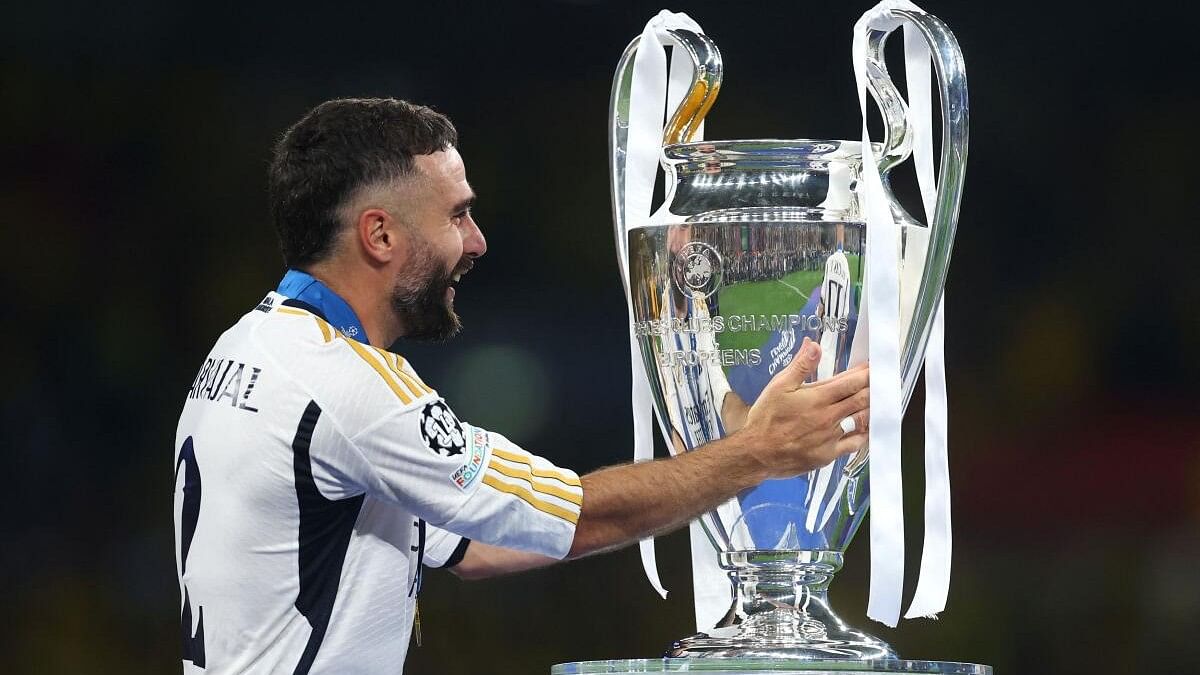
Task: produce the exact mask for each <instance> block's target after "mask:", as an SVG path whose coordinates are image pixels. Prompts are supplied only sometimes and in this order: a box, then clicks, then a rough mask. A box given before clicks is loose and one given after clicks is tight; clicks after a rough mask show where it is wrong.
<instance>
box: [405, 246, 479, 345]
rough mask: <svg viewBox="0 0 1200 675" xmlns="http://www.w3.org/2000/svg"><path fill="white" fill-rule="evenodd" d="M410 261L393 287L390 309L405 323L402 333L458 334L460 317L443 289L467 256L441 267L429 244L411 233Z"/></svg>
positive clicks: (425, 337) (412, 336) (426, 336)
mask: <svg viewBox="0 0 1200 675" xmlns="http://www.w3.org/2000/svg"><path fill="white" fill-rule="evenodd" d="M413 242H414V244H413V262H412V265H411V266H410V267H409V269H408V271H407V272H405V274H404V276H403V278H402V279H399V280H397V281H396V286H395V287H394V288H393V289H392V311H394V312H395V313H396V317H397V318H398V319H399V320H400V324H401V325H402V326H404V337H405V338H407V339H409V340H416V341H418V342H443V341H445V340H448V339H450V338H452V337H454V336H455V335H457V334H458V331H459V330H461V329H462V321H461V320H459V318H458V314H455V312H454V307H453V305H452V304H451V301H450V300H448V299H447V298H446V290H447V289H448V288H450V286H451V284H453V283H454V278H453V277H454V271H455V270H462V269H466V268H468V267H470V266H471V262H470V260H469V259H467V257H466V256H463V258H462V259H461V260H459V262H458V263H457V264H456V265H455V266H454V268H453V269H451V270H449V271H447V270H445V269H442V266H441V265H440V264H439V263H438V261H437V259H436V257H435V256H434V255H433V252H432V251H431V250H430V248H429V245H428V244H426V243H425V242H424V241H423V240H421V239H420V238H419V237H415V236H414V237H413Z"/></svg>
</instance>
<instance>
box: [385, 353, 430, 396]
mask: <svg viewBox="0 0 1200 675" xmlns="http://www.w3.org/2000/svg"><path fill="white" fill-rule="evenodd" d="M388 353H389V354H392V358H393V359H395V360H396V368H398V369H401V370H403V369H404V357H403V356H400V355H399V354H394V353H392V352H388ZM405 374H406V375H408V376H409V377H410V378H412V379H413V380H416V382H417V385H418V386H419V387H420V388H421V389H423V390H424V391H425V393H426V394H432V393H433V389H432V388H430V386H429V385H427V384H425V382H423V381H422V380H421V378H420V376H418V375H417V374H416V373H409V372H407V371H405Z"/></svg>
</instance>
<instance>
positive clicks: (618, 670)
mask: <svg viewBox="0 0 1200 675" xmlns="http://www.w3.org/2000/svg"><path fill="white" fill-rule="evenodd" d="M600 673H604V674H605V675H627V674H628V675H633V674H635V673H708V674H709V675H735V674H736V675H755V674H757V675H784V674H794V675H874V674H875V673H926V674H930V675H932V674H936V675H992V667H991V666H982V665H979V664H975V663H957V662H953V661H908V660H903V659H886V660H880V661H797V660H795V659H740V658H728V659H726V658H703V659H616V660H613V661H577V662H575V663H560V664H558V665H556V666H554V667H553V668H551V669H550V675H598V674H600Z"/></svg>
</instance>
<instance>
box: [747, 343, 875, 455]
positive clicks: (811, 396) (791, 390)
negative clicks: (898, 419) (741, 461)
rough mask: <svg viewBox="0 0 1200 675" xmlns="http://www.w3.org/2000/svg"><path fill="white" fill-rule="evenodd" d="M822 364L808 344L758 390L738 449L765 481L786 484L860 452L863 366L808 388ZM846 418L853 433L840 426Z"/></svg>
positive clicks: (865, 412) (866, 398) (865, 410)
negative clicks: (755, 464) (759, 469)
mask: <svg viewBox="0 0 1200 675" xmlns="http://www.w3.org/2000/svg"><path fill="white" fill-rule="evenodd" d="M820 360H821V347H820V345H818V344H817V343H815V342H813V341H812V340H810V339H808V338H804V344H803V345H801V347H800V352H799V353H798V354H797V355H796V358H794V359H792V362H791V363H790V364H788V366H787V368H784V369H783V370H782V371H781V372H780V373H779V374H778V375H776V376H775V378H774V379H772V380H771V382H770V383H769V384H768V385H767V387H766V389H764V390H763V392H762V395H760V396H759V398H758V401H756V402H755V404H754V405H753V406H751V408H750V412H749V413H748V415H747V417H746V426H745V427H743V428H742V430H741V431H739V432H738V433H737V434H736V436H737V437H739V439H738V440H739V441H741V445H743V446H744V447H745V448H746V452H748V453H749V454H750V455H751V456H753V457H754V458H755V459H756V460H757V461H758V462H759V463H760V464H761V465H762V467H763V468H764V470H765V472H766V474H767V477H769V478H785V477H789V476H795V475H797V474H801V473H804V472H806V471H811V470H813V469H816V468H819V467H822V466H825V465H826V464H828V463H830V462H832V461H833V460H834V459H836V458H837V457H839V456H841V455H845V454H849V453H851V452H855V451H857V450H860V449H862V448H863V446H865V445H866V443H867V424H868V422H869V420H870V408H869V407H868V406H869V405H870V392H869V390H868V388H867V387H868V383H869V369H868V367H867V366H866V364H861V365H859V366H855V367H854V368H851V369H850V370H847V371H845V372H843V373H838V374H837V375H835V376H833V377H831V378H829V379H826V380H822V381H820V382H814V383H812V384H807V383H805V380H806V379H808V377H809V376H810V375H811V374H812V373H813V371H814V370H815V369H816V367H817V363H818V362H820ZM847 417H850V418H852V419H853V420H854V431H853V432H851V433H845V432H844V431H843V429H842V426H841V422H842V420H844V419H845V418H847Z"/></svg>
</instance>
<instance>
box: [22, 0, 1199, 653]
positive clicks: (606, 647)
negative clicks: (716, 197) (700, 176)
mask: <svg viewBox="0 0 1200 675" xmlns="http://www.w3.org/2000/svg"><path fill="white" fill-rule="evenodd" d="M922 5H923V6H924V7H925V8H926V9H927V10H929V11H930V12H932V13H934V14H937V15H939V16H940V17H941V18H942V19H944V20H945V21H946V22H947V23H948V24H949V25H950V26H951V28H952V29H953V30H954V32H955V33H956V35H957V36H958V38H959V41H960V42H961V44H962V46H963V50H964V53H965V55H966V63H967V71H968V76H969V80H970V87H971V149H970V164H969V170H968V172H967V180H966V194H965V198H964V202H963V210H962V218H961V222H960V227H959V236H958V240H957V245H956V250H955V254H954V264H953V265H952V267H951V272H950V279H949V285H948V289H949V291H948V296H947V298H948V300H947V302H948V307H947V310H948V326H947V333H948V338H947V352H948V362H949V368H950V371H949V372H950V375H949V379H950V382H949V384H950V397H951V452H952V467H951V469H952V475H953V481H954V503H955V513H954V516H955V568H954V578H953V582H952V588H951V597H950V602H949V607H948V609H947V611H946V612H945V613H944V614H943V615H942V618H941V620H940V621H937V622H932V621H910V622H904V623H903V624H902V625H901V627H900V628H899V629H897V630H890V629H887V628H886V627H883V626H880V625H878V624H873V623H872V622H869V621H868V620H867V619H866V618H865V616H864V612H865V607H866V579H867V575H866V563H867V554H868V550H867V548H868V544H867V543H866V537H865V536H863V537H860V538H859V540H858V542H857V543H856V544H855V545H854V546H853V547H852V548H851V550H850V553H849V556H848V561H847V565H846V570H845V571H844V572H843V573H842V574H841V575H840V576H839V579H838V580H837V581H836V583H835V585H834V589H833V591H832V594H833V601H834V604H835V607H836V608H837V609H838V610H839V611H840V612H841V613H842V615H843V616H844V617H846V618H847V619H848V620H850V621H851V622H852V623H855V624H857V625H859V626H863V627H868V628H870V629H872V630H875V631H876V632H877V634H879V635H880V636H881V637H884V638H885V639H887V640H889V641H891V642H892V643H893V644H894V645H895V646H896V647H897V649H898V650H899V651H900V652H901V654H902V655H903V656H906V657H909V658H928V659H943V660H966V661H974V662H982V663H990V664H992V665H994V666H996V668H997V672H998V673H1004V674H1015V673H1085V672H1087V673H1095V672H1104V673H1118V672H1134V671H1135V670H1139V669H1142V670H1144V671H1145V672H1162V671H1161V670H1157V671H1156V670H1155V669H1156V668H1163V667H1165V666H1167V665H1170V664H1180V665H1183V666H1184V670H1188V668H1187V666H1186V664H1192V667H1196V666H1195V664H1196V663H1197V662H1198V661H1197V659H1200V640H1196V638H1195V636H1196V634H1197V631H1200V581H1198V580H1197V574H1198V573H1200V457H1198V455H1197V452H1196V450H1197V447H1198V445H1200V421H1198V420H1197V412H1200V411H1198V409H1197V408H1198V406H1197V398H1196V394H1195V392H1194V383H1195V382H1196V381H1197V378H1198V377H1200V357H1198V356H1197V352H1196V350H1195V348H1194V345H1196V344H1197V343H1198V342H1200V322H1198V321H1197V320H1196V317H1195V312H1196V301H1197V298H1200V293H1198V292H1197V291H1198V290H1200V288H1198V287H1200V281H1198V280H1197V275H1196V273H1195V270H1194V263H1193V256H1194V255H1195V253H1196V251H1197V248H1198V244H1200V241H1198V236H1197V229H1196V227H1195V217H1194V213H1195V211H1194V210H1193V209H1191V208H1189V207H1190V206H1192V205H1193V204H1194V203H1195V191H1196V188H1195V187H1194V186H1195V174H1194V169H1193V167H1194V164H1195V162H1194V157H1195V152H1196V150H1195V143H1194V142H1193V141H1194V139H1193V138H1192V136H1193V132H1194V120H1195V119H1196V111H1197V109H1198V108H1200V100H1197V99H1198V95H1197V93H1196V88H1195V84H1196V80H1195V77H1194V75H1192V71H1193V70H1194V65H1193V64H1194V56H1195V54H1194V50H1192V49H1191V48H1190V47H1188V46H1187V44H1186V43H1187V42H1188V41H1189V37H1188V36H1189V33H1190V32H1191V31H1192V28H1193V26H1194V25H1195V20H1196V19H1197V17H1196V16H1195V14H1194V13H1193V15H1192V16H1185V15H1184V14H1183V13H1182V11H1178V10H1176V9H1175V8H1174V7H1175V5H1176V3H1165V2H1147V3H1137V4H1133V5H1129V6H1126V7H1122V8H1121V9H1119V10H1116V9H1113V10H1108V9H1106V8H1105V6H1104V5H1103V4H1087V5H1085V4H1083V3H1054V2H1027V1H1018V2H1013V3H1004V4H1001V3H990V4H988V3H966V2H951V1H949V0H942V1H937V2H934V1H933V0H925V2H923V3H922ZM1178 5H1179V6H1181V7H1182V6H1183V3H1178ZM868 6H869V5H868V3H867V2H809V3H795V2H773V3H766V2H764V3H755V4H751V3H734V2H724V3H714V2H705V3H691V4H689V5H688V6H686V7H680V6H676V7H674V9H683V10H686V11H688V12H689V13H690V14H691V15H692V16H693V17H694V18H695V19H697V20H698V21H699V22H700V23H701V24H702V25H703V26H704V27H705V29H706V30H707V32H708V33H709V34H710V35H711V36H712V37H713V38H714V39H715V41H716V42H717V44H718V45H719V46H720V48H721V50H722V52H723V54H724V57H725V63H726V74H725V80H724V86H723V88H722V94H721V99H720V100H719V101H718V103H717V105H716V106H715V108H714V109H713V111H712V113H711V115H710V117H709V123H708V127H707V137H708V138H712V139H720V138H746V137H783V138H788V137H809V138H830V137H832V138H854V137H856V136H857V134H858V125H859V122H858V111H857V100H856V98H855V90H854V81H853V76H852V73H851V69H850V40H851V27H852V25H853V22H854V20H855V19H856V18H857V17H858V15H859V14H860V13H861V12H863V11H864V10H866V9H867V8H868ZM1085 8H1086V9H1085ZM658 9H660V6H659V5H657V4H652V3H609V2H599V1H594V2H590V1H587V0H576V1H559V2H551V1H549V0H545V1H541V2H530V3H484V2H479V3H442V4H439V5H424V4H422V5H420V6H418V5H415V4H411V3H403V2H391V3H378V4H374V5H370V6H367V5H364V6H356V7H349V6H346V7H335V6H334V5H332V4H330V3H313V2H297V3H288V4H284V3H279V4H274V5H265V4H264V5H256V6H254V7H247V6H240V5H237V4H215V3H208V4H205V5H203V6H187V5H181V4H173V3H156V2H145V1H143V2H132V3H124V4H120V5H116V4H114V5H108V4H102V3H70V4H62V3H46V4H36V3H22V4H21V5H20V6H19V7H15V6H14V7H11V8H9V9H8V10H6V12H5V14H6V17H5V19H4V20H3V21H0V145H2V147H3V152H2V153H0V157H2V160H0V161H2V162H3V163H2V164H0V167H2V169H0V171H2V173H0V218H2V220H0V222H3V233H4V236H3V240H2V241H3V260H4V264H3V265H0V274H2V275H3V276H2V277H0V279H2V281H3V283H4V285H5V291H4V293H3V300H2V301H0V302H2V304H0V308H2V310H3V312H2V313H3V316H4V317H5V319H4V330H3V331H0V353H3V354H4V355H5V359H4V366H3V373H4V383H5V386H3V387H2V388H0V415H2V417H0V422H2V423H3V435H2V438H3V446H2V447H3V455H2V458H3V460H4V463H5V465H6V466H7V468H8V470H7V472H6V478H7V481H6V485H5V488H4V489H3V490H0V509H2V511H0V512H2V513H3V519H2V520H0V526H2V527H3V540H2V542H3V543H2V544H0V579H3V583H4V586H3V588H2V589H0V590H2V593H0V598H2V600H0V602H2V603H3V605H2V606H3V614H4V616H5V619H6V620H5V621H4V628H3V630H0V653H2V654H3V655H4V656H3V659H2V660H3V662H4V663H5V666H4V670H5V671H6V672H29V673H162V672H177V671H178V669H179V623H178V622H179V614H178V612H179V597H178V590H177V585H176V581H175V571H174V562H173V555H172V534H171V522H172V518H171V503H172V499H171V491H172V487H173V485H172V478H171V476H172V454H173V452H172V451H173V448H172V439H173V431H174V426H175V422H176V416H177V414H178V412H179V409H180V407H181V405H182V401H183V395H184V392H185V391H186V390H187V387H188V386H189V384H190V382H191V379H192V377H193V376H194V374H195V371H196V370H197V368H198V367H199V365H200V363H201V361H202V359H203V357H204V355H205V354H206V352H207V350H208V348H209V346H210V345H211V343H212V341H213V340H214V339H215V338H216V336H217V335H218V334H219V333H220V331H222V330H223V329H224V328H225V327H226V326H228V325H229V324H231V323H232V322H233V321H234V320H235V319H236V318H237V317H238V316H240V315H241V314H242V313H243V312H245V311H246V310H247V309H249V308H251V307H252V306H253V304H254V303H255V302H256V301H257V300H258V299H259V298H260V297H261V296H262V295H263V293H264V292H265V291H266V290H268V289H270V288H273V287H274V285H275V283H276V281H277V280H278V278H279V276H280V275H281V273H282V272H283V268H282V263H281V260H280V257H279V254H278V252H277V249H276V245H275V241H274V235H273V231H272V228H271V227H270V225H269V223H268V222H267V219H266V200H265V196H264V192H265V188H264V185H265V179H264V173H265V171H264V169H265V166H266V163H267V159H268V156H269V150H270V147H271V145H272V143H273V142H274V140H275V139H276V138H277V136H278V135H279V134H280V133H281V131H282V130H283V129H285V128H286V127H287V126H288V125H289V124H291V123H292V122H293V121H295V120H296V119H298V118H299V117H300V116H301V115H302V114H303V113H304V112H305V111H306V110H307V109H309V108H310V107H312V106H313V105H315V104H317V103H319V102H320V101H322V100H325V99H328V98H333V97H340V96H396V97H402V98H407V99H410V100H413V101H417V102H421V103H425V104H429V105H432V106H434V107H435V108H437V109H439V110H441V111H443V112H445V113H446V114H448V115H449V116H450V117H451V118H452V119H453V120H454V122H455V124H456V125H457V126H458V129H459V132H460V135H461V151H462V154H463V156H464V158H465V160H466V162H467V168H468V176H469V178H470V180H471V181H472V183H473V184H474V186H475V188H476V190H477V191H478V193H479V195H480V200H479V203H478V206H477V209H476V215H477V219H478V221H479V222H480V223H481V225H482V227H483V228H484V230H485V232H486V233H487V235H488V238H489V244H490V250H489V253H488V255H487V257H486V258H484V259H483V260H482V261H481V264H479V265H478V266H477V267H476V270H475V271H474V272H472V274H471V275H470V276H469V277H468V278H467V280H466V281H465V282H464V284H463V286H462V287H461V288H460V289H459V295H458V300H457V305H458V308H459V311H460V313H461V314H462V315H463V317H464V318H465V321H466V325H467V329H466V331H465V333H464V334H463V336H462V337H461V338H460V339H458V340H456V341H454V342H453V343H451V344H449V345H445V346H441V347H436V348H429V347H416V346H413V347H412V348H411V349H408V350H407V351H406V355H407V356H409V357H410V359H411V360H412V361H413V362H414V363H415V364H416V366H417V368H418V370H419V371H420V372H421V373H422V374H423V376H424V378H425V380H427V381H428V382H430V383H432V384H434V386H436V387H437V388H438V389H439V390H440V391H441V393H442V394H443V395H445V396H446V398H447V399H448V400H449V401H450V402H451V403H452V404H453V405H454V406H455V407H456V409H457V410H458V412H459V414H460V415H461V416H463V417H464V418H465V419H468V420H471V421H472V422H474V423H476V424H480V425H482V426H487V427H491V428H494V429H496V430H498V431H502V432H504V433H506V434H507V435H509V436H510V437H512V438H513V439H514V440H516V441H517V442H519V443H521V444H523V445H524V446H526V447H528V448H530V449H532V450H534V451H536V452H539V453H541V454H544V455H546V456H548V457H550V458H552V459H553V460H554V461H556V462H558V463H560V464H564V465H567V466H571V467H574V468H576V469H578V470H580V471H581V472H582V471H584V470H588V469H591V468H595V467H598V466H601V465H605V464H610V463H613V462H617V461H622V460H624V459H625V458H626V456H627V453H628V451H627V448H628V447H629V440H628V438H629V413H628V403H627V400H628V393H627V391H628V389H627V387H628V384H627V377H628V376H627V374H626V373H627V372H628V370H627V368H628V365H627V364H628V361H627V359H628V354H627V351H626V349H625V345H626V343H625V337H624V336H625V330H626V328H625V320H626V319H625V311H624V307H623V300H622V296H621V291H620V285H619V282H618V278H617V273H616V268H615V264H614V252H613V244H612V236H611V229H610V228H611V225H610V207H609V195H608V187H607V185H608V183H607V181H608V178H607V155H606V145H605V144H606V115H607V106H608V96H609V87H610V82H611V77H612V72H613V68H614V66H615V63H616V60H617V58H618V56H619V55H620V53H621V50H622V49H623V48H624V46H625V44H626V43H627V42H628V40H629V39H630V38H632V37H633V36H634V35H635V34H637V33H638V32H640V30H641V27H642V25H643V24H644V23H645V21H646V20H647V19H648V18H650V16H652V15H653V14H654V13H655V12H656V11H657V10H658ZM893 69H894V70H896V71H902V68H901V67H900V66H899V63H898V62H893ZM497 382H503V383H504V385H503V386H502V387H498V386H497ZM909 417H910V420H909V421H910V422H912V423H913V424H912V425H911V430H912V431H913V432H914V433H913V434H912V435H910V436H909V437H908V442H907V451H908V453H909V454H910V455H911V457H910V459H912V460H915V461H912V462H909V464H908V471H907V485H906V487H907V488H908V497H909V502H910V504H909V506H910V518H909V523H910V530H909V536H908V542H909V550H910V555H909V561H908V567H909V570H910V576H912V575H911V571H914V570H915V569H916V566H917V557H916V555H915V554H916V553H918V552H919V550H920V525H919V522H920V521H919V509H920V488H921V483H920V476H921V473H920V468H919V454H920V436H919V433H920V420H919V415H910V416H909ZM659 555H660V561H661V564H662V567H663V575H664V580H665V582H666V584H667V586H668V587H669V588H670V589H672V590H673V591H674V592H673V593H672V595H671V596H670V598H669V599H668V600H666V601H662V600H659V599H658V598H657V596H655V595H654V593H653V592H652V591H651V590H650V588H649V586H648V584H647V583H646V582H645V580H644V579H643V578H642V574H641V571H640V565H639V563H638V559H637V554H636V550H635V549H628V550H626V551H623V552H619V553H616V554H612V555H608V556H602V557H598V558H594V559H590V560H585V561H581V562H576V563H571V564H568V565H563V566H559V567H557V568H554V569H551V570H546V571H540V572H534V573H529V574H525V575H522V576H518V577H515V578H510V579H503V580H495V581H487V582H477V583H471V584H467V583H462V582H459V581H457V580H456V579H454V578H453V577H451V576H450V575H448V574H445V573H434V574H430V575H428V577H427V582H426V586H425V590H424V592H423V594H422V597H421V616H422V622H423V626H424V636H425V640H424V645H423V646H421V647H419V648H418V647H414V648H413V649H412V650H411V652H410V655H409V659H408V672H411V673H446V674H454V673H484V672H488V673H514V674H516V673H545V672H548V668H549V666H550V665H551V664H553V663H558V662H564V661H574V660H584V659H600V658H618V657H651V656H655V655H657V654H659V653H660V652H661V650H662V649H663V647H664V646H665V645H666V644H668V643H669V642H670V640H672V639H674V638H676V637H680V636H682V635H684V634H687V633H688V632H689V629H690V628H691V627H692V618H691V607H690V603H691V597H690V591H689V588H690V578H689V571H688V569H689V568H688V565H687V543H686V536H680V535H676V536H672V537H667V538H666V539H664V540H661V542H660V545H659ZM910 585H911V580H910ZM910 590H911V589H910ZM397 668H399V664H397Z"/></svg>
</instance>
